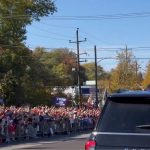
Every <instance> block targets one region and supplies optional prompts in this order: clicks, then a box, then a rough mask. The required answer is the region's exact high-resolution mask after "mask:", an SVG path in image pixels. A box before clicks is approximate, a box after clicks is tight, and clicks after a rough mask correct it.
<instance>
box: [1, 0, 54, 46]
mask: <svg viewBox="0 0 150 150" xmlns="http://www.w3.org/2000/svg"><path fill="white" fill-rule="evenodd" d="M55 11H56V7H55V5H54V2H53V1H52V0H40V1H39V0H21V1H19V0H11V1H10V0H1V1H0V35H1V36H0V44H1V47H4V48H5V47H10V46H16V45H17V46H18V44H20V43H21V42H23V41H24V40H25V39H26V35H25V34H26V26H27V25H29V24H31V23H32V22H33V20H36V21H39V20H40V18H41V17H43V16H47V15H49V14H53V13H54V12H55Z"/></svg>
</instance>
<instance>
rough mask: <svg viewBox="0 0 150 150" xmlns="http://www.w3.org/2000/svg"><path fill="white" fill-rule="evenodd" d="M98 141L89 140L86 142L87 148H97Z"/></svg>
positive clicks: (90, 149) (87, 149) (93, 149)
mask: <svg viewBox="0 0 150 150" xmlns="http://www.w3.org/2000/svg"><path fill="white" fill-rule="evenodd" d="M95 146H96V142H95V141H92V140H89V141H87V142H86V144H85V150H95Z"/></svg>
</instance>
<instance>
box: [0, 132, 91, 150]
mask: <svg viewBox="0 0 150 150" xmlns="http://www.w3.org/2000/svg"><path fill="white" fill-rule="evenodd" d="M88 137H89V134H80V135H71V136H61V137H59V135H57V136H54V137H50V138H46V139H44V140H43V139H37V140H34V141H31V142H29V141H24V142H22V143H20V142H19V143H18V142H17V143H10V144H9V145H8V144H5V145H3V146H0V150H84V144H85V142H86V141H87V138H88Z"/></svg>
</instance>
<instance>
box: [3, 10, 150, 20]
mask: <svg viewBox="0 0 150 150" xmlns="http://www.w3.org/2000/svg"><path fill="white" fill-rule="evenodd" d="M27 17H29V18H32V16H30V15H13V14H12V15H6V16H4V17H1V18H2V19H26V18H27ZM143 17H150V12H134V13H126V14H125V13H124V14H109V15H108V14H104V15H94V16H54V15H53V16H48V17H47V18H46V19H48V18H49V19H52V20H103V19H127V18H143Z"/></svg>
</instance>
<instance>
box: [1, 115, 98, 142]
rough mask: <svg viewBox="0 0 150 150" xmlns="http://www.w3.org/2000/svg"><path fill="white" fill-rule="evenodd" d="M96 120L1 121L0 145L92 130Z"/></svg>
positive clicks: (86, 118)
mask: <svg viewBox="0 0 150 150" xmlns="http://www.w3.org/2000/svg"><path fill="white" fill-rule="evenodd" d="M95 122H96V119H95V118H93V117H84V118H79V117H76V118H55V119H50V118H39V119H36V118H34V119H26V118H23V119H20V120H13V121H12V120H11V121H7V119H4V120H1V122H0V143H4V142H11V141H16V140H23V139H30V138H38V137H45V136H53V135H56V134H57V135H59V134H71V133H77V132H80V131H84V130H90V129H93V128H94V126H95Z"/></svg>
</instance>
